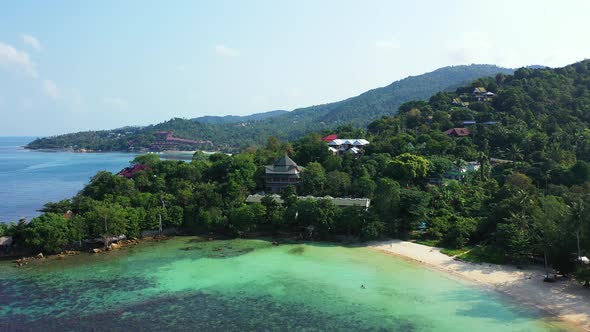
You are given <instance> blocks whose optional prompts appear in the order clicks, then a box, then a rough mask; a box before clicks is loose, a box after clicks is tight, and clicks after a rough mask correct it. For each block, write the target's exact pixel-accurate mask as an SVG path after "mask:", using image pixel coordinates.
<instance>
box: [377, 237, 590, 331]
mask: <svg viewBox="0 0 590 332" xmlns="http://www.w3.org/2000/svg"><path fill="white" fill-rule="evenodd" d="M369 247H371V248H374V249H377V250H380V251H383V252H386V253H390V254H394V255H396V256H401V257H405V258H409V259H412V260H414V261H417V262H420V263H422V264H425V265H428V266H430V267H434V268H436V269H438V270H442V271H445V272H447V273H450V274H452V275H455V276H459V277H461V278H464V279H466V280H469V281H472V282H476V283H479V284H481V285H484V286H489V287H492V288H493V289H495V290H497V291H499V292H501V293H504V294H507V295H509V296H511V297H512V298H514V299H515V300H517V301H518V302H520V303H524V304H526V305H531V306H535V307H537V308H538V309H540V310H542V311H545V312H547V313H549V314H550V315H552V316H555V317H556V318H557V319H560V320H563V321H564V322H566V323H569V324H572V325H575V326H577V327H580V328H581V330H586V331H590V290H588V289H584V288H582V286H581V285H580V284H579V283H575V282H572V281H558V282H554V283H547V282H543V276H544V274H545V273H544V270H543V269H532V268H527V269H524V270H520V269H517V268H516V267H514V266H509V265H495V264H473V263H467V262H462V261H457V260H454V259H453V258H451V257H449V256H447V255H445V254H442V253H441V252H440V248H434V247H428V246H425V245H421V244H416V243H413V242H407V241H401V240H389V241H381V242H373V243H370V244H369Z"/></svg>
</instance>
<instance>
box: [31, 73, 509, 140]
mask: <svg viewBox="0 0 590 332" xmlns="http://www.w3.org/2000/svg"><path fill="white" fill-rule="evenodd" d="M498 73H504V74H507V73H512V70H510V69H506V68H500V67H497V66H492V65H470V66H454V67H444V68H441V69H438V70H435V71H433V72H430V73H426V74H423V75H418V76H411V77H408V78H405V79H402V80H400V81H397V82H394V83H392V84H390V85H388V86H386V87H382V88H377V89H374V90H370V91H367V92H365V93H363V94H361V95H359V96H357V97H353V98H349V99H346V100H343V101H339V102H335V103H329V104H324V105H318V106H311V107H306V108H300V109H296V110H294V111H291V112H287V113H283V114H281V111H275V112H274V113H273V112H270V113H260V114H254V115H251V116H247V117H202V118H196V119H193V120H194V121H192V120H186V119H178V118H177V119H172V120H170V121H167V122H164V123H160V124H157V125H151V126H147V127H142V128H137V127H136V128H133V127H129V128H123V129H116V130H103V131H88V132H80V133H73V134H66V135H59V136H54V137H47V138H40V139H37V140H35V141H33V142H31V143H30V144H29V145H28V146H27V147H28V148H31V149H69V148H73V149H87V150H95V151H128V150H129V149H130V148H133V149H136V150H137V149H141V148H146V147H148V146H149V145H150V144H151V143H152V142H153V141H154V137H153V133H154V132H157V131H163V130H166V131H173V132H174V135H175V136H177V137H181V138H188V139H194V140H207V141H212V142H213V145H214V147H213V148H214V149H218V150H222V151H227V152H236V151H240V150H242V149H244V148H246V147H248V146H250V145H261V144H264V142H265V141H266V139H267V138H268V137H270V136H274V137H278V138H280V139H285V140H293V139H298V138H300V137H302V136H304V135H306V134H308V133H311V132H319V131H325V130H331V129H334V128H336V127H338V126H340V125H343V124H352V125H354V126H355V127H359V128H362V127H365V126H366V125H367V124H369V123H370V122H371V121H373V120H375V119H378V118H380V117H382V116H386V115H393V114H395V113H396V112H397V110H398V108H399V106H400V105H401V104H403V103H404V102H407V101H410V100H426V99H428V98H429V97H430V96H432V95H433V94H434V93H436V92H439V91H454V90H455V89H456V88H457V87H458V86H462V85H465V84H468V83H469V82H471V81H473V80H474V79H477V78H479V77H484V76H493V75H496V74H498ZM277 112H278V113H277Z"/></svg>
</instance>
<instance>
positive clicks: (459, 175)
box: [444, 161, 481, 180]
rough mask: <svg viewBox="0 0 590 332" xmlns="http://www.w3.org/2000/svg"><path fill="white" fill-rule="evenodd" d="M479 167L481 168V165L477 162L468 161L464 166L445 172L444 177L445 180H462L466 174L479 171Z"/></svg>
mask: <svg viewBox="0 0 590 332" xmlns="http://www.w3.org/2000/svg"><path fill="white" fill-rule="evenodd" d="M480 167H481V165H480V164H479V162H477V161H469V162H467V163H465V164H464V165H462V166H461V167H459V168H456V169H453V170H451V171H449V172H447V174H445V176H444V177H445V178H446V179H454V180H462V179H464V178H465V176H466V175H467V173H471V172H475V171H477V170H479V168H480Z"/></svg>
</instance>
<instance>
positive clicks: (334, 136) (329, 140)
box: [322, 134, 338, 143]
mask: <svg viewBox="0 0 590 332" xmlns="http://www.w3.org/2000/svg"><path fill="white" fill-rule="evenodd" d="M335 139H338V135H336V134H332V135H328V136H326V137H323V138H322V141H324V142H328V143H330V142H332V141H333V140H335Z"/></svg>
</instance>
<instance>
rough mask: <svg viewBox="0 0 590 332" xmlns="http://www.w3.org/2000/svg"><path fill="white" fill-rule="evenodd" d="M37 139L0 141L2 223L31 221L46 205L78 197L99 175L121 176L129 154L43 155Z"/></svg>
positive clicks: (7, 139) (16, 138)
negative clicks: (33, 145) (34, 147)
mask: <svg viewBox="0 0 590 332" xmlns="http://www.w3.org/2000/svg"><path fill="white" fill-rule="evenodd" d="M33 139H34V137H0V222H8V221H17V220H18V219H19V218H22V217H25V218H27V220H30V219H31V218H32V217H34V216H36V215H38V214H39V213H38V212H37V210H38V209H40V208H41V207H43V204H45V203H47V202H51V201H59V200H62V199H64V198H69V197H71V196H73V195H75V194H76V193H77V192H78V191H79V190H80V189H82V188H83V187H84V185H85V184H86V183H88V181H89V180H90V178H91V177H92V176H93V175H94V174H96V173H97V172H98V171H101V170H106V171H110V172H118V171H120V170H121V169H122V168H124V167H126V166H128V165H129V161H130V160H132V159H133V158H134V157H135V156H134V155H132V154H129V153H71V152H40V151H30V150H25V149H23V148H22V146H23V145H25V144H27V143H28V142H30V141H32V140H33Z"/></svg>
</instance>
